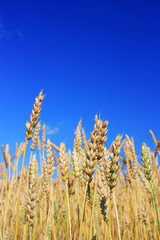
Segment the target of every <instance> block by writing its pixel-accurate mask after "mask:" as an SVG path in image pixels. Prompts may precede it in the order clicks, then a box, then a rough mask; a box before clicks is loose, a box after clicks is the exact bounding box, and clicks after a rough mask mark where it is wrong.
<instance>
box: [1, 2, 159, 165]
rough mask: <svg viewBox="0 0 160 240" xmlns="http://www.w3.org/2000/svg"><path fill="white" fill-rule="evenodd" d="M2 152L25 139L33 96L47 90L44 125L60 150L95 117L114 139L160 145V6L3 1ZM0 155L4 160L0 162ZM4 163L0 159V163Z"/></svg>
mask: <svg viewBox="0 0 160 240" xmlns="http://www.w3.org/2000/svg"><path fill="white" fill-rule="evenodd" d="M0 5H1V6H0V83H1V85H0V86H1V91H0V113H1V114H0V123H1V124H0V145H2V144H4V145H5V144H7V143H9V145H10V154H13V153H14V151H15V143H16V142H18V143H19V144H20V143H21V142H22V141H24V138H25V123H26V121H29V117H30V114H31V110H32V108H33V103H34V99H35V97H36V96H37V95H38V93H39V91H40V90H41V89H43V90H44V93H45V94H46V98H45V100H44V104H43V109H42V114H41V123H42V124H43V123H46V125H47V127H48V137H49V138H50V139H51V140H52V141H53V142H54V143H56V144H57V145H59V144H60V142H61V141H64V142H65V143H66V146H67V148H71V149H72V146H73V137H74V130H75V128H76V126H77V123H78V121H79V120H80V119H82V125H83V127H84V129H85V131H86V134H87V138H89V134H90V132H91V131H92V129H93V126H94V116H95V114H101V118H102V120H108V121H109V132H108V142H107V144H106V145H107V146H109V145H110V143H111V142H112V141H113V140H114V139H115V137H116V135H117V134H123V136H125V134H128V135H129V136H130V137H131V136H133V137H134V139H135V144H136V150H137V155H139V154H140V147H141V145H142V143H143V142H146V143H147V145H149V146H150V147H151V149H152V150H153V149H154V144H153V142H152V139H151V136H150V134H149V129H152V130H153V132H154V133H155V135H156V137H157V138H160V100H159V96H160V2H159V1H123V0H122V1H61V0H59V1H53V0H50V1H49V0H45V1H42V0H39V1H34V0H32V1H31V0H27V1H25V0H24V1H8V0H1V4H0ZM0 156H1V155H0ZM0 161H1V160H0Z"/></svg>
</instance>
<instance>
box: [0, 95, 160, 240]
mask: <svg viewBox="0 0 160 240" xmlns="http://www.w3.org/2000/svg"><path fill="white" fill-rule="evenodd" d="M43 100H44V95H43V92H42V91H41V92H40V93H39V95H38V97H37V98H36V99H35V103H34V106H33V110H32V113H31V115H30V121H29V122H27V123H26V133H25V135H26V137H25V139H24V142H23V143H21V144H20V145H18V144H16V152H15V154H14V155H12V156H11V155H10V153H9V145H6V146H3V145H2V152H3V161H1V163H0V182H1V184H0V216H1V217H0V239H1V240H7V239H14V240H16V239H19V240H43V239H44V240H49V239H54V240H56V239H57V240H63V239H66V240H68V239H69V240H92V239H97V240H117V239H118V240H119V239H123V240H130V239H136V240H139V239H142V240H143V239H144V240H147V239H149V240H150V239H160V223H159V207H160V168H159V166H158V156H159V148H160V140H157V139H156V137H155V135H154V133H153V132H152V131H150V133H151V137H152V138H153V141H154V143H155V150H154V152H151V151H150V148H149V147H148V146H146V144H145V143H144V144H143V145H142V148H141V161H140V162H139V161H138V160H137V156H136V152H135V145H134V139H133V138H132V137H129V136H127V135H126V136H123V137H122V136H120V135H117V137H116V139H114V140H113V142H112V144H111V146H110V147H109V148H108V149H107V148H106V146H105V143H106V141H107V132H108V122H107V121H102V120H101V119H100V118H98V117H97V115H96V116H95V119H94V121H93V123H91V124H92V125H93V131H92V133H91V134H90V137H89V139H88V140H87V139H86V135H85V132H84V130H83V128H82V122H81V121H79V123H78V125H77V129H76V130H75V133H74V135H75V137H74V140H73V149H71V150H69V151H67V150H66V147H65V144H64V143H61V144H60V146H56V145H55V144H54V143H53V142H51V141H50V140H49V139H46V127H45V125H43V126H42V127H41V125H40V112H41V108H42V104H43ZM40 133H41V135H42V138H41V137H40V136H41V135H40ZM27 150H28V151H30V160H29V166H28V168H27V166H26V151H27ZM20 159H22V166H21V172H20V174H19V173H18V162H19V160H20ZM27 161H28V160H27Z"/></svg>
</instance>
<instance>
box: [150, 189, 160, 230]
mask: <svg viewBox="0 0 160 240" xmlns="http://www.w3.org/2000/svg"><path fill="white" fill-rule="evenodd" d="M152 196H153V201H154V205H155V209H156V215H157V223H158V231H159V235H160V222H159V215H158V206H157V201H156V195H155V193H154V190H153V188H152Z"/></svg>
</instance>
